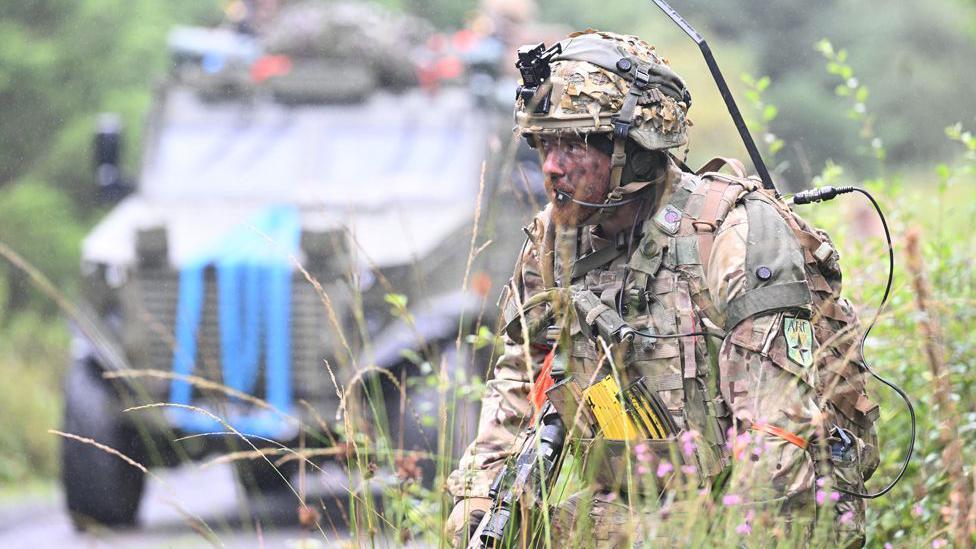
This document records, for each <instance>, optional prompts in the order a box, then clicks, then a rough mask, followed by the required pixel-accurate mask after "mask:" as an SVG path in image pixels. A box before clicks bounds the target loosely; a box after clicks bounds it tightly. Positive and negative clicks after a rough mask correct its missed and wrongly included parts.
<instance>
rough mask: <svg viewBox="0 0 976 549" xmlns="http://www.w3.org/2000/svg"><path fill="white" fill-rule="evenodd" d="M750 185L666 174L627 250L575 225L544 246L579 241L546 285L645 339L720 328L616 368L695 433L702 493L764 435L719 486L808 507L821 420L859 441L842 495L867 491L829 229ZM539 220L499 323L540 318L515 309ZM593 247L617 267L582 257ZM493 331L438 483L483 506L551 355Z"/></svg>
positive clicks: (589, 356) (853, 365)
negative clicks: (453, 462)
mask: <svg viewBox="0 0 976 549" xmlns="http://www.w3.org/2000/svg"><path fill="white" fill-rule="evenodd" d="M756 187H757V186H756V184H755V182H754V181H751V180H747V179H743V178H727V177H725V176H722V175H719V174H716V173H709V174H705V175H703V176H702V177H699V176H697V175H693V174H688V173H684V172H682V171H680V170H679V169H677V167H675V166H674V165H672V166H671V167H670V169H669V172H668V177H667V179H666V182H665V183H664V184H663V189H664V192H659V193H658V195H659V196H658V199H657V207H656V208H655V211H654V213H653V214H652V215H650V216H648V218H647V219H645V220H644V222H643V223H642V224H641V226H640V233H638V237H639V240H637V238H636V237H635V238H634V244H633V245H632V246H628V245H627V243H626V239H615V240H616V241H614V239H611V240H607V239H604V238H601V237H600V236H599V235H598V234H597V232H596V231H595V230H584V231H581V234H579V235H572V237H570V238H566V239H564V241H565V242H568V244H565V245H563V246H560V245H559V242H560V240H561V237H560V235H556V236H555V237H553V240H554V241H555V242H556V246H555V248H556V249H557V250H562V252H563V255H565V254H566V250H565V248H566V247H569V248H573V247H575V248H576V249H570V250H569V252H568V256H569V257H575V258H578V259H576V260H575V261H574V262H572V263H571V264H572V266H573V267H576V269H575V270H574V271H573V272H572V274H569V275H568V276H567V275H565V274H563V275H560V274H559V273H560V271H563V272H564V273H569V272H570V268H571V267H567V268H565V269H560V268H559V267H560V265H559V263H561V262H560V261H559V260H555V261H554V263H556V265H555V267H554V268H553V269H554V272H555V274H556V278H557V282H556V283H557V285H558V284H560V283H561V281H562V280H566V279H570V280H572V284H573V285H574V286H583V287H585V288H588V289H590V290H591V291H593V292H594V293H595V294H596V295H598V296H601V299H602V301H604V302H606V303H607V305H608V306H609V305H613V304H615V300H616V299H617V296H621V295H622V296H623V297H622V299H624V300H625V304H626V306H625V314H624V318H625V320H626V321H627V322H628V324H630V325H632V326H634V327H637V328H639V329H641V330H643V331H647V332H654V333H657V334H678V333H689V332H699V331H702V330H706V329H707V330H708V331H711V332H715V333H718V334H721V339H718V340H716V341H717V343H715V344H712V343H711V342H709V341H706V338H704V337H682V338H673V339H656V340H652V339H646V338H640V337H638V338H637V339H636V340H635V342H634V344H633V345H632V346H631V349H630V350H629V351H628V354H627V356H626V360H625V362H626V365H625V368H623V370H624V372H625V373H626V375H627V376H628V377H629V378H630V379H631V380H632V379H635V378H636V377H637V376H643V377H644V378H645V380H647V381H648V382H649V385H650V386H651V388H652V389H653V390H655V391H656V392H657V393H658V395H660V396H661V398H662V399H663V401H664V402H665V403H666V405H667V406H668V408H669V410H670V412H671V413H672V415H674V417H675V420H676V422H677V423H678V426H679V427H680V428H681V430H682V431H683V432H684V433H689V434H691V435H693V436H694V438H695V443H694V452H693V453H694V455H693V456H689V457H688V458H687V461H688V464H690V465H693V466H695V468H696V469H697V471H698V474H699V477H700V479H701V482H702V484H703V485H704V484H707V483H708V482H709V480H710V479H713V478H714V477H715V476H716V475H718V474H719V473H721V472H722V471H723V470H724V469H725V468H726V467H727V466H728V465H729V464H730V463H731V462H732V461H733V460H734V459H733V455H734V454H735V452H741V450H742V449H741V448H739V449H735V448H736V444H734V440H732V439H733V437H738V438H739V439H740V440H741V438H742V435H743V434H745V436H746V437H750V438H752V439H754V440H756V441H760V440H761V445H762V451H761V452H759V451H757V452H755V453H754V454H753V455H752V456H751V458H750V459H746V460H742V461H741V462H737V463H736V466H735V467H733V470H732V472H733V474H732V477H731V481H730V483H729V484H728V485H727V486H728V488H727V491H728V492H731V493H736V494H737V495H739V496H741V497H742V498H743V499H744V500H748V501H750V502H756V503H764V502H770V503H774V504H779V503H782V504H783V505H784V506H785V507H789V508H794V509H795V508H798V507H805V506H809V505H811V504H812V502H813V500H814V498H815V493H816V491H817V486H816V485H817V474H818V473H817V471H818V470H819V471H821V473H823V471H824V468H823V467H822V466H819V465H817V466H815V463H814V459H813V457H812V456H813V454H814V452H811V451H808V445H809V444H811V441H814V440H825V439H826V435H827V433H828V432H829V429H830V427H831V426H832V425H839V426H841V427H844V428H845V429H849V430H850V431H852V432H853V433H855V434H856V435H857V451H858V455H857V465H856V466H854V467H853V468H852V469H847V470H845V471H842V472H841V473H843V474H846V475H847V476H848V477H856V478H847V479H846V482H847V484H848V486H849V487H851V488H853V489H857V490H863V480H864V479H866V478H867V477H869V476H870V474H871V472H873V470H874V468H875V467H876V466H877V453H876V451H875V447H876V440H875V438H874V431H873V423H874V420H875V419H876V417H877V407H876V406H875V405H873V404H872V403H871V402H870V401H869V400H868V399H867V397H866V394H865V391H864V375H863V370H861V369H860V368H859V367H858V365H857V357H855V356H854V351H853V349H856V345H854V344H853V342H854V339H855V336H856V328H857V321H856V317H855V315H854V312H853V309H852V307H851V306H850V304H849V303H848V302H847V301H846V300H844V299H843V298H841V297H840V271H839V268H838V267H837V252H836V250H835V249H834V248H833V246H832V244H830V241H829V239H827V237H826V235H825V234H823V233H822V232H819V231H817V230H815V229H813V228H811V227H810V226H809V225H806V224H805V222H803V220H802V219H800V218H798V217H796V216H793V215H792V214H791V213H790V212H789V210H788V208H787V207H786V206H785V205H784V204H782V202H779V201H778V199H776V198H774V197H772V196H770V195H767V194H766V193H765V192H764V191H761V190H757V188H756ZM548 225H549V211H548V208H547V209H546V210H543V211H542V212H540V213H539V214H538V215H537V216H536V217H535V219H534V220H533V222H532V224H531V225H530V226H529V227H527V228H526V232H527V234H529V240H528V242H527V244H526V246H525V247H524V249H523V251H522V254H521V257H520V258H519V261H518V267H517V269H516V272H515V274H514V276H513V279H512V281H511V283H510V285H509V288H508V291H507V292H506V294H505V295H504V296H503V303H502V304H503V305H504V306H505V308H506V311H507V313H506V316H507V318H508V319H511V318H513V315H514V316H517V315H519V314H524V318H525V325H526V326H533V325H534V321H538V320H540V319H541V318H543V317H544V311H543V310H542V308H539V307H536V308H534V309H530V310H522V304H524V303H525V302H526V301H530V300H531V299H532V297H533V296H535V295H537V294H539V293H540V292H544V291H546V289H547V288H546V284H545V283H544V282H543V280H544V273H543V265H544V259H546V258H544V257H543V256H542V250H543V243H544V242H543V239H544V238H546V231H547V230H552V229H551V228H548ZM607 248H617V249H618V251H617V252H616V253H615V252H613V251H609V252H608V251H607V250H606V249H607ZM628 248H631V249H633V252H632V253H631V254H630V256H629V257H628V256H627V253H626V252H627V249H628ZM599 250H604V256H603V258H604V259H606V258H607V257H612V259H611V260H610V261H609V262H607V263H606V264H599V263H600V261H595V262H594V261H593V260H588V259H587V256H588V254H590V253H593V252H596V251H599ZM555 255H556V256H557V257H563V255H561V254H560V253H556V254H555ZM563 264H564V265H569V264H570V262H564V263H563ZM587 264H589V265H587ZM594 265H595V266H594ZM581 267H582V268H581ZM590 267H592V268H590ZM625 268H626V269H627V270H628V271H629V273H628V275H627V276H626V277H625V276H624V275H623V273H624V271H625ZM624 281H626V286H625V287H623V288H621V283H622V282H624ZM621 290H622V291H621ZM537 331H540V332H545V330H537ZM503 337H504V343H505V351H504V353H503V354H502V356H501V357H500V358H499V360H498V361H497V363H496V364H495V368H494V371H493V372H492V375H491V376H490V379H489V381H488V382H487V388H486V394H485V396H484V399H483V404H482V411H481V418H480V425H479V429H478V434H477V437H476V438H475V440H474V441H473V442H472V443H471V445H470V447H469V448H468V449H467V451H466V452H465V454H464V455H463V456H462V459H461V462H460V465H459V467H458V469H457V470H456V471H454V472H453V473H452V474H451V476H450V477H449V480H448V487H449V490H450V491H451V493H452V494H453V495H454V496H455V497H457V498H468V497H487V494H488V489H489V486H490V485H491V483H492V481H493V480H494V477H495V475H496V473H497V472H498V470H499V469H500V467H501V465H502V464H503V463H504V461H505V460H506V458H508V457H509V456H510V455H511V453H512V452H513V451H515V450H516V449H517V448H518V443H519V440H518V439H519V436H520V434H521V433H523V431H524V430H525V427H526V426H527V423H528V422H529V421H530V420H531V418H532V414H533V408H532V406H531V404H530V401H529V395H530V391H531V389H532V385H533V379H534V378H535V376H536V374H537V373H538V371H539V368H540V366H541V365H542V362H543V358H544V356H545V354H546V353H547V351H548V349H547V347H546V346H545V341H544V339H543V338H541V337H534V338H533V337H532V334H530V339H531V341H529V342H525V343H523V344H520V343H517V342H516V339H518V338H513V337H511V335H504V336H503ZM572 341H573V343H572V349H570V351H569V354H570V355H571V356H570V359H571V361H574V363H575V365H574V367H573V368H574V371H576V372H577V373H579V372H580V371H583V372H589V371H591V370H592V369H593V368H594V367H595V365H596V364H597V363H598V362H599V361H600V359H601V357H602V352H601V350H600V349H598V348H597V345H596V344H595V343H594V342H593V341H592V340H591V339H590V338H586V337H583V336H582V335H581V333H580V330H579V326H578V325H577V326H575V327H574V328H573V340H572ZM612 470H616V471H620V470H621V469H617V468H612ZM852 471H853V472H852ZM841 476H843V475H841ZM843 504H846V505H847V507H844V506H843ZM841 508H843V509H842V511H841V510H839V511H838V512H848V511H850V512H852V513H854V514H855V515H856V516H855V517H854V518H855V520H853V521H852V520H847V521H845V522H849V523H851V524H860V520H857V519H862V518H863V503H862V502H861V501H860V500H851V501H846V502H842V505H840V506H839V509H841Z"/></svg>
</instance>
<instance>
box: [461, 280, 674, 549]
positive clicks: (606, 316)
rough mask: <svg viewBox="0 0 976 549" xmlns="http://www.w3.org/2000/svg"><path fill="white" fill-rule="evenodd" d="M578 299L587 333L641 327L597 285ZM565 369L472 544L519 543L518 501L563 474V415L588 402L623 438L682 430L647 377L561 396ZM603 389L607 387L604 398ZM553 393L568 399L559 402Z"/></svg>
mask: <svg viewBox="0 0 976 549" xmlns="http://www.w3.org/2000/svg"><path fill="white" fill-rule="evenodd" d="M572 304H573V307H574V309H575V313H576V315H577V318H579V319H580V326H581V328H582V329H583V332H584V333H585V334H586V335H587V336H589V337H594V336H597V335H599V336H600V337H602V338H604V340H607V341H610V342H613V343H615V344H618V345H629V344H630V343H631V341H632V340H633V339H634V336H635V334H636V332H635V330H634V329H632V328H631V327H630V326H629V325H628V324H627V323H626V322H625V321H624V320H623V319H622V318H621V317H620V315H619V314H618V313H617V312H616V311H615V310H613V309H612V308H610V307H607V306H606V305H604V304H603V303H601V301H600V299H599V298H598V297H597V296H596V295H595V294H594V293H593V292H592V291H589V290H585V289H582V290H577V291H575V292H574V293H573V297H572ZM565 375H566V371H565V370H564V369H562V368H553V369H552V378H553V379H552V383H551V384H550V385H551V386H552V389H550V390H549V391H547V393H546V394H547V395H549V396H550V397H551V398H548V399H547V400H546V401H545V403H544V404H542V405H541V406H540V407H539V413H538V414H537V420H536V422H535V424H534V425H532V426H531V427H529V431H528V432H527V433H526V437H525V441H524V442H523V444H522V448H521V449H520V451H519V452H518V454H517V455H516V456H515V459H514V460H510V461H509V462H508V463H507V464H506V465H505V466H504V467H503V468H502V470H501V472H499V474H498V476H496V477H495V480H494V482H493V483H492V485H491V488H490V490H489V492H488V497H489V498H491V499H492V506H491V509H489V510H488V512H487V513H485V516H484V517H483V518H482V520H481V523H480V524H479V525H478V528H477V530H476V531H475V533H474V536H472V539H471V541H470V543H469V545H468V547H469V549H482V548H488V547H498V546H509V545H512V544H514V542H515V539H516V536H517V532H519V530H520V528H519V527H518V526H517V525H516V524H515V523H516V520H513V519H517V517H518V514H517V512H518V510H519V509H518V506H519V505H521V504H523V503H527V504H537V503H544V502H545V496H546V495H547V494H549V493H550V492H551V490H552V488H553V485H554V484H555V482H556V478H557V477H558V476H559V468H560V465H561V463H562V457H563V449H564V448H565V442H566V425H565V423H564V422H563V418H564V417H565V418H571V417H573V416H575V415H576V414H575V410H577V409H578V407H579V406H583V405H584V403H585V407H586V410H585V411H583V415H584V416H586V417H588V418H591V420H590V421H588V423H590V424H591V425H592V426H593V429H594V432H601V433H603V434H604V435H609V436H612V437H613V436H619V437H621V438H634V437H637V436H641V435H643V436H647V437H651V438H664V437H667V436H669V435H672V434H674V433H675V432H677V427H676V426H675V424H674V420H673V418H671V417H670V414H669V413H667V408H665V407H664V405H663V403H661V402H660V400H659V397H657V395H655V394H653V393H652V392H651V391H648V390H647V388H646V386H645V385H644V381H643V378H641V379H639V380H637V381H636V382H635V383H634V384H632V385H631V386H630V387H628V388H627V389H626V390H625V391H620V388H619V387H618V386H617V384H616V381H615V380H613V378H612V377H610V378H609V381H611V382H612V383H610V384H608V383H607V380H604V381H603V382H600V383H596V384H594V385H593V388H598V389H603V391H593V392H592V393H590V392H588V391H583V392H582V393H574V392H573V391H572V390H570V391H569V394H568V395H566V396H555V394H554V393H553V392H552V391H556V390H557V389H560V388H563V389H566V388H567V386H568V385H570V384H571V382H572V378H571V377H565ZM541 377H542V376H540V378H541ZM536 383H537V384H538V383H539V380H536ZM572 384H574V385H575V383H572ZM601 392H603V393H605V394H603V395H602V398H601V397H600V393H601ZM557 394H558V393H557ZM553 399H555V401H559V402H562V404H561V405H559V406H557V404H556V402H554V400H553ZM570 401H571V402H570ZM600 412H602V413H600ZM625 424H626V425H625ZM611 427H616V429H613V428H611ZM523 541H527V540H523Z"/></svg>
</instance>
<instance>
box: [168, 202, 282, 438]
mask: <svg viewBox="0 0 976 549" xmlns="http://www.w3.org/2000/svg"><path fill="white" fill-rule="evenodd" d="M300 234H301V231H300V225H299V219H298V212H297V210H296V209H295V208H294V207H291V206H275V207H271V208H268V209H266V210H264V211H262V212H261V213H260V214H259V215H257V216H255V217H254V218H253V219H252V220H250V222H248V223H244V224H242V225H241V226H239V227H238V228H237V229H235V230H234V231H233V232H232V233H230V234H228V235H227V236H226V237H225V238H224V239H223V240H222V241H221V242H220V244H219V245H218V246H216V247H215V248H214V249H213V250H211V251H210V252H208V253H205V254H201V255H200V256H199V257H197V258H196V259H195V260H194V261H190V262H188V263H187V264H186V265H185V266H184V267H183V268H182V270H181V271H180V287H179V301H178V303H177V311H176V326H175V334H176V350H175V351H174V353H173V372H174V373H175V374H177V375H183V376H186V375H192V374H193V371H194V368H195V366H196V356H197V337H198V332H199V330H200V322H201V317H202V314H203V309H204V301H205V299H206V291H205V289H206V281H205V271H206V269H207V268H208V267H210V266H213V267H214V268H215V270H216V274H217V305H218V315H217V316H218V321H219V331H220V363H221V372H222V374H223V380H222V381H223V383H224V385H226V386H227V387H229V388H230V389H233V390H236V391H240V392H242V393H247V394H254V391H255V389H256V388H257V387H258V374H259V372H260V364H261V358H262V355H263V358H264V365H265V368H264V372H265V378H264V399H265V400H266V401H267V402H268V403H269V404H270V405H271V406H272V407H273V408H274V410H268V409H261V408H256V407H255V406H253V405H245V404H244V403H240V402H236V403H235V402H234V400H235V399H233V398H231V399H230V403H231V404H232V406H229V407H228V408H227V410H224V411H221V410H212V409H211V410H209V411H210V412H212V413H215V414H216V415H220V416H221V419H223V420H224V421H226V422H227V423H228V424H229V425H231V426H232V427H234V429H237V430H238V431H240V432H241V433H245V434H252V435H258V436H264V437H274V438H280V437H282V436H284V435H285V433H287V432H289V431H290V430H292V429H293V426H291V425H289V424H288V423H286V422H285V421H284V418H283V417H282V415H281V414H282V413H285V414H289V413H291V410H292V404H293V403H292V389H291V327H290V317H291V281H292V265H293V263H294V261H295V259H294V258H295V255H296V253H297V252H298V248H299V237H300ZM262 351H263V353H262ZM192 397H193V388H192V386H191V384H190V383H189V382H188V381H187V380H186V379H174V380H173V382H172V384H171V386H170V402H172V403H175V404H184V405H194V403H193V402H192ZM238 400H239V399H238ZM237 405H239V406H237ZM230 410H233V411H232V412H231V411H230ZM221 412H224V413H226V415H222V413H221ZM167 413H168V417H169V419H170V421H171V422H172V423H173V424H174V426H176V427H178V428H179V429H182V430H184V431H188V432H193V433H207V432H222V431H226V430H227V428H226V427H225V426H224V425H222V424H221V423H220V422H219V421H217V420H214V419H213V418H212V417H209V416H208V415H206V414H204V413H201V412H199V411H196V410H191V409H186V408H171V409H169V410H168V412H167Z"/></svg>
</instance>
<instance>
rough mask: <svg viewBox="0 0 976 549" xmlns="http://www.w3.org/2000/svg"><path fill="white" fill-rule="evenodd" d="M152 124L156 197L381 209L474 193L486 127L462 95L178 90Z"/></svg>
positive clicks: (147, 187) (151, 173)
mask: <svg viewBox="0 0 976 549" xmlns="http://www.w3.org/2000/svg"><path fill="white" fill-rule="evenodd" d="M154 126H155V127H154V132H153V134H152V137H151V140H150V142H149V143H148V144H147V150H146V156H145V159H144V164H143V174H142V178H141V183H140V188H141V192H142V193H144V194H145V195H146V196H148V197H151V198H160V199H177V200H180V199H186V200H196V199H209V198H216V199H221V198H226V199H233V200H259V201H274V202H292V203H324V204H330V205H342V204H351V205H355V204H362V205H366V204H369V205H373V206H378V205H382V204H384V203H389V202H391V201H393V202H410V201H414V200H428V201H430V200H434V201H440V200H457V199H459V198H463V197H468V196H474V194H475V193H476V189H477V185H478V174H479V170H480V163H481V159H482V158H483V157H484V147H485V136H486V135H487V131H488V130H487V127H486V124H485V122H484V119H483V117H482V115H481V114H480V113H479V112H478V110H477V109H476V108H474V107H473V105H472V104H471V99H470V97H469V96H468V95H466V94H465V93H463V92H461V91H459V90H445V91H443V92H440V93H436V94H430V93H426V92H421V91H419V90H418V91H412V92H408V93H405V94H402V95H391V94H377V95H375V96H373V97H372V98H370V99H369V100H367V101H366V102H364V103H359V104H352V105H298V106H289V105H283V104H280V103H276V102H274V101H272V100H270V99H269V100H266V101H261V100H251V101H235V102H230V101H224V102H205V101H202V100H201V99H200V98H198V97H197V96H196V94H194V93H193V92H191V91H189V90H185V89H174V90H170V91H169V93H168V94H167V97H166V102H165V104H164V105H163V106H162V109H161V111H160V113H159V114H158V118H157V120H156V122H155V123H154Z"/></svg>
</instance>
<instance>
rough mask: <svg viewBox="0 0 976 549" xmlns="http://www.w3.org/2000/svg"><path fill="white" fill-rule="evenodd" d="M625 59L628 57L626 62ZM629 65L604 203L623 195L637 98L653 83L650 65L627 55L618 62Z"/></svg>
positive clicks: (601, 216) (601, 215)
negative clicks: (628, 145) (626, 88)
mask: <svg viewBox="0 0 976 549" xmlns="http://www.w3.org/2000/svg"><path fill="white" fill-rule="evenodd" d="M624 61H627V62H626V63H624ZM623 67H627V71H626V73H625V74H624V75H622V76H624V78H627V77H629V80H630V89H629V90H628V91H627V97H626V98H625V99H624V104H623V105H621V107H620V111H619V112H618V113H617V114H616V115H615V116H614V117H613V154H611V155H610V192H608V193H607V198H606V200H605V201H604V203H605V204H609V203H612V202H619V201H620V199H621V198H622V193H621V192H620V182H621V179H622V178H623V174H624V166H625V165H626V164H627V146H626V145H627V137H628V136H629V135H630V126H631V124H633V122H634V111H635V110H636V109H637V102H638V101H639V100H640V98H641V96H642V95H643V94H644V91H645V90H646V89H647V88H648V86H649V85H650V71H649V67H648V65H646V64H644V63H633V62H631V61H630V60H629V59H627V58H621V60H620V61H618V62H617V68H618V69H620V70H623ZM612 211H613V208H606V207H604V208H600V209H599V210H597V211H596V212H594V213H593V215H591V216H589V217H588V218H586V219H585V220H584V221H583V224H584V225H596V224H598V223H600V222H601V221H603V220H605V219H606V218H607V217H608V216H609V214H610V212H612Z"/></svg>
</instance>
